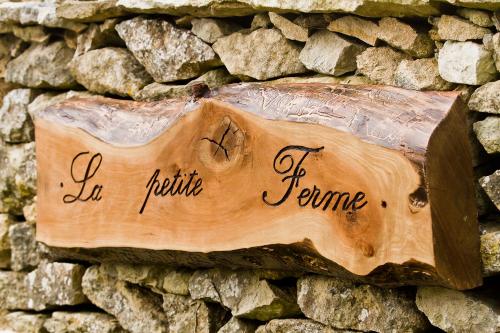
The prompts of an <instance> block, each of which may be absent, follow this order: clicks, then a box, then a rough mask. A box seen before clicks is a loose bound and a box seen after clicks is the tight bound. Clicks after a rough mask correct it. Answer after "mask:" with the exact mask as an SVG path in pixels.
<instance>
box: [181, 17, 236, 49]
mask: <svg viewBox="0 0 500 333" xmlns="http://www.w3.org/2000/svg"><path fill="white" fill-rule="evenodd" d="M191 25H192V28H191V32H192V33H193V34H195V35H196V36H198V37H199V38H200V39H201V40H203V41H204V42H207V43H210V44H213V43H215V42H216V41H217V39H219V38H221V37H223V36H227V35H230V34H232V33H233V32H236V31H238V30H241V29H242V28H241V27H240V26H239V25H237V24H235V23H232V22H229V21H224V20H221V19H213V18H194V19H192V20H191Z"/></svg>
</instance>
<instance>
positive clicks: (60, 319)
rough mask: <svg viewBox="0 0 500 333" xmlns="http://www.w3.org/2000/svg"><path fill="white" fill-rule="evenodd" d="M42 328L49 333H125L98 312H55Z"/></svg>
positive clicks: (105, 315) (108, 316) (110, 318)
mask: <svg viewBox="0 0 500 333" xmlns="http://www.w3.org/2000/svg"><path fill="white" fill-rule="evenodd" d="M43 327H44V328H45V329H46V330H47V332H49V333H127V331H125V330H124V329H123V328H122V327H121V326H120V324H118V321H117V320H116V319H115V318H113V317H112V316H110V315H108V314H105V313H99V312H65V311H56V312H53V313H52V316H51V317H50V318H49V319H48V320H46V321H45V324H44V325H43Z"/></svg>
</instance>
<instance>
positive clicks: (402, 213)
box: [35, 84, 481, 289]
mask: <svg viewBox="0 0 500 333" xmlns="http://www.w3.org/2000/svg"><path fill="white" fill-rule="evenodd" d="M464 117H465V115H464V108H463V107H462V105H461V104H460V102H459V100H458V99H457V96H456V95H454V94H450V93H421V92H411V91H405V90H401V89H396V88H390V87H382V88H381V87H356V88H354V87H348V86H332V85H278V86H266V85H258V84H244V85H234V86H230V87H227V88H222V89H221V90H219V91H215V92H211V93H209V94H207V95H206V96H205V97H204V98H201V99H199V100H196V101H193V100H190V101H187V100H165V101H162V102H155V103H137V102H130V101H120V100H112V99H107V98H102V97H96V98H93V99H87V100H83V99H74V100H70V101H67V102H64V103H62V104H59V105H56V106H54V107H51V108H49V109H47V110H45V111H44V112H41V113H40V114H38V115H37V117H36V122H35V123H36V143H37V161H38V170H39V187H38V230H37V238H38V240H39V241H42V242H44V243H46V244H47V245H49V246H52V247H55V248H56V251H55V252H56V253H57V250H59V253H60V254H61V256H65V257H74V258H78V257H82V256H91V257H94V258H100V259H99V260H111V261H113V260H114V261H120V260H132V261H139V260H146V261H148V256H147V255H137V254H134V253H136V252H137V251H141V249H143V250H145V251H148V250H155V251H159V252H158V253H163V254H165V255H164V256H162V255H151V256H149V258H150V259H151V260H150V261H153V262H165V263H168V264H178V265H188V266H203V267H207V266H211V265H213V264H220V263H223V264H226V265H229V266H234V267H252V268H278V269H292V268H296V267H295V266H297V267H299V266H300V267H301V268H303V269H304V270H308V271H314V272H320V273H325V274H334V275H341V276H349V277H352V278H355V279H359V280H360V281H365V280H366V281H371V282H374V283H378V284H384V285H398V284H406V283H410V284H441V285H445V286H450V287H454V288H459V289H467V288H472V287H475V286H477V285H478V284H480V283H481V275H480V269H479V252H478V232H477V221H476V211H475V207H474V198H473V191H472V166H471V157H470V153H469V151H468V147H467V144H468V143H467V135H466V123H465V121H464ZM72 162H73V163H72ZM177 172H179V177H178V179H177V182H176V184H179V181H180V180H183V186H182V187H180V190H183V189H184V191H183V193H182V194H179V193H177V194H175V195H172V189H170V192H169V186H165V187H164V189H163V194H165V195H164V196H163V195H161V194H160V192H161V186H162V184H163V183H164V180H165V178H169V180H170V182H172V181H173V180H174V175H175V174H176V173H177ZM86 173H87V178H88V179H87V181H86V182H82V180H83V179H84V178H85V174H86ZM72 177H73V178H72ZM190 179H191V181H190ZM155 180H157V181H155ZM188 183H189V184H188ZM165 185H166V184H165ZM187 185H189V186H187ZM82 186H83V189H82ZM175 188H177V187H174V188H173V192H175ZM288 190H290V193H289V194H288V195H287V194H286V193H287V191H288ZM155 191H156V194H157V195H155ZM328 191H330V192H328ZM148 193H149V195H148ZM186 194H188V195H186ZM341 194H342V195H341ZM325 195H326V196H325ZM324 196H325V197H324ZM323 197H324V200H323V201H322V200H321V199H322V198H323ZM69 248H78V249H77V250H74V251H72V250H69V251H68V249H69ZM116 249H118V251H116ZM98 251H101V252H100V254H99V252H98ZM238 251H239V252H238ZM241 251H244V252H245V254H241V253H242V252H241ZM287 251H288V252H287ZM90 253H93V254H92V255H91V254H90ZM96 253H97V254H96ZM104 253H106V254H104ZM262 253H266V254H265V255H266V256H269V257H273V258H274V257H276V258H274V259H272V260H271V259H269V260H266V259H264V258H262V256H263V254H262ZM293 253H296V254H295V255H294V254H293ZM233 254H234V255H233ZM162 257H163V258H164V259H165V260H162V259H161V258H162ZM245 258H246V262H245ZM252 258H253V259H252ZM280 258H281V259H280ZM283 258H288V259H287V260H284V259H283ZM290 261H295V262H294V263H293V264H290ZM287 262H288V264H287ZM294 265H295V266H294Z"/></svg>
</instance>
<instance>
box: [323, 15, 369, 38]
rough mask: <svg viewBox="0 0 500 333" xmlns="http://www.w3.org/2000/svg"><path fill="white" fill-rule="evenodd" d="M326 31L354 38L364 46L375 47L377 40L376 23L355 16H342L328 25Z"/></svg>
mask: <svg viewBox="0 0 500 333" xmlns="http://www.w3.org/2000/svg"><path fill="white" fill-rule="evenodd" d="M328 30H330V31H333V32H340V33H342V34H344V35H347V36H351V37H355V38H357V39H360V40H362V41H363V42H365V43H366V44H369V45H371V46H375V44H376V43H377V40H378V33H379V32H378V30H379V28H378V25H377V23H375V22H373V21H370V20H366V19H362V18H360V17H357V16H351V15H348V16H343V17H340V18H338V19H336V20H334V21H332V22H331V23H330V24H329V25H328Z"/></svg>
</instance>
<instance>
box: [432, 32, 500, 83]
mask: <svg viewBox="0 0 500 333" xmlns="http://www.w3.org/2000/svg"><path fill="white" fill-rule="evenodd" d="M438 65H439V74H440V75H441V77H442V78H443V79H445V80H446V81H449V82H455V83H464V84H469V85H480V84H485V83H487V82H489V81H492V80H493V79H495V77H496V75H497V72H496V69H495V65H494V63H493V54H492V52H491V51H488V50H486V49H485V48H484V47H483V46H482V45H479V44H476V43H474V42H453V41H447V42H446V43H444V45H443V47H442V48H441V49H440V50H439V56H438Z"/></svg>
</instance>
